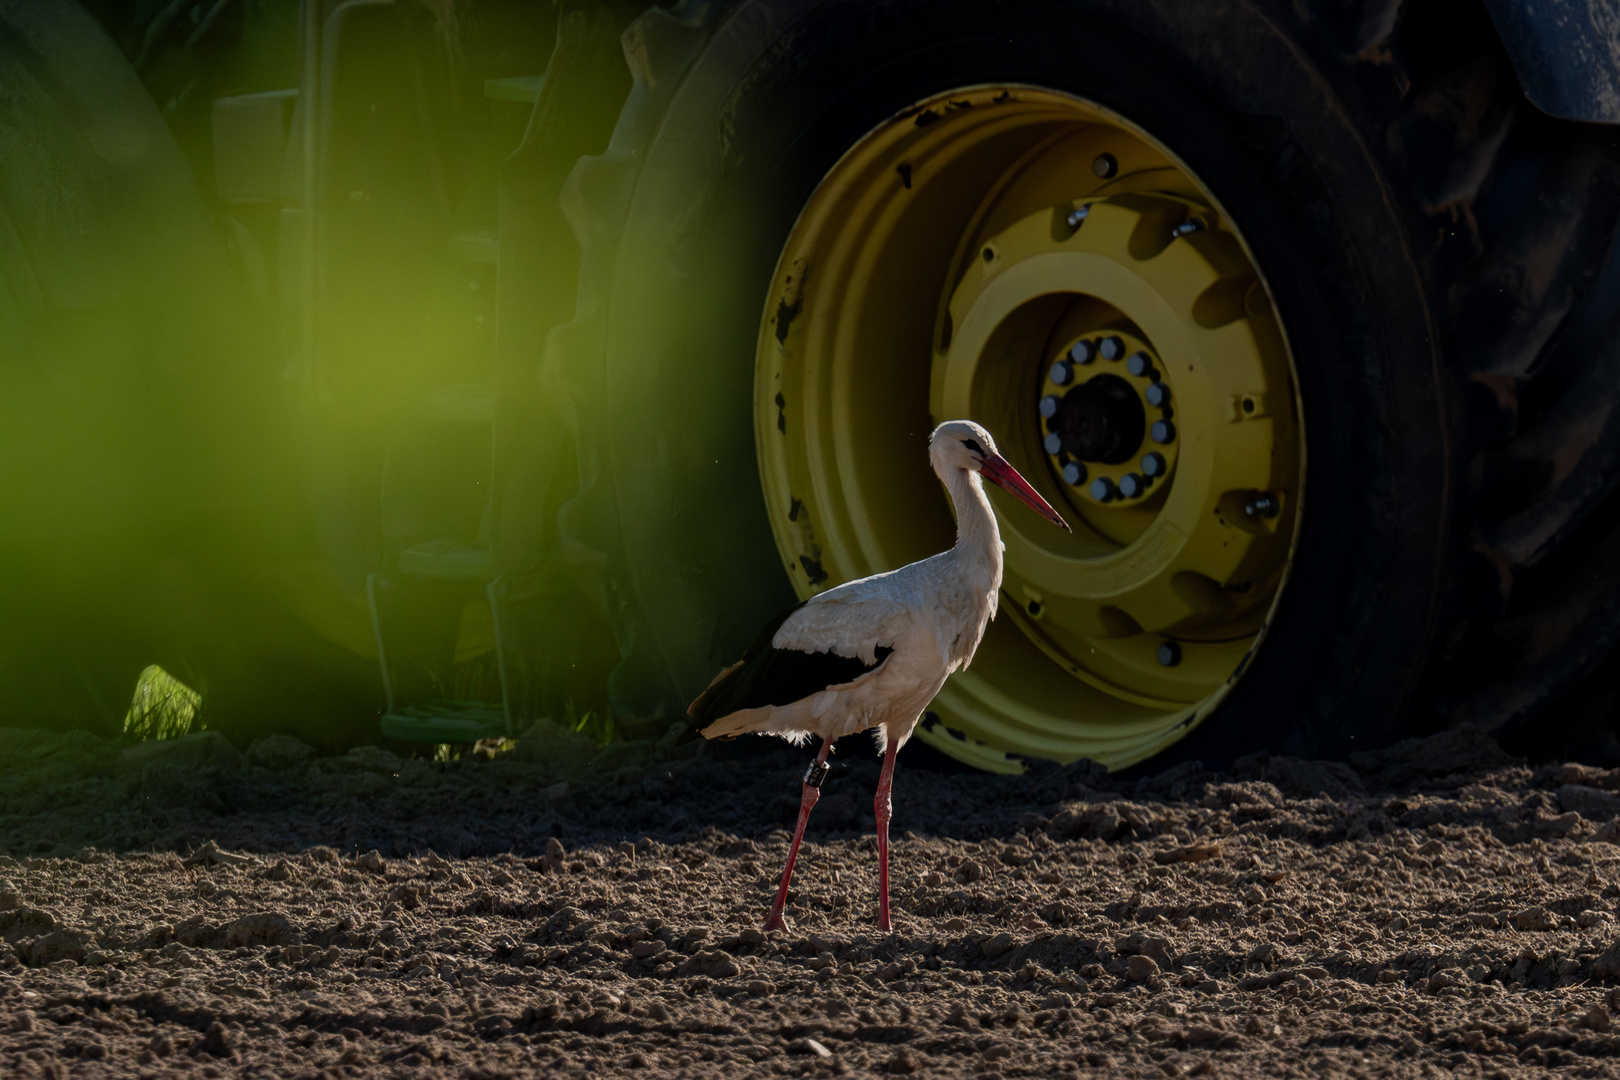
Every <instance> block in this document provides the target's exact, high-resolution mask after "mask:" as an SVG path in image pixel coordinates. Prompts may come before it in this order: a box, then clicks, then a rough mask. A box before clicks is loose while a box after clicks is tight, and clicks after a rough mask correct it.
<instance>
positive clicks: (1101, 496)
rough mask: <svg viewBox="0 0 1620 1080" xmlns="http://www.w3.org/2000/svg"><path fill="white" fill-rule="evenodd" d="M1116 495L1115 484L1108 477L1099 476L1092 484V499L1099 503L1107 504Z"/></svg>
mask: <svg viewBox="0 0 1620 1080" xmlns="http://www.w3.org/2000/svg"><path fill="white" fill-rule="evenodd" d="M1114 494H1115V492H1114V482H1113V481H1112V480H1110V479H1108V477H1106V476H1099V477H1097V479H1095V480H1093V481H1092V482H1091V497H1092V498H1093V499H1096V500H1097V501H1098V502H1107V501H1108V500H1110V499H1112V498H1113V497H1114Z"/></svg>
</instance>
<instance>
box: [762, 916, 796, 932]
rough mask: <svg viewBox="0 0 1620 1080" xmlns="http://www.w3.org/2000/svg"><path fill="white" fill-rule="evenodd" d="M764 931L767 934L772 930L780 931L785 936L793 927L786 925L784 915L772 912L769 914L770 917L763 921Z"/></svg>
mask: <svg viewBox="0 0 1620 1080" xmlns="http://www.w3.org/2000/svg"><path fill="white" fill-rule="evenodd" d="M764 930H765V933H767V934H768V933H770V932H771V931H772V930H780V931H782V932H783V933H784V934H786V933H791V932H792V930H793V927H791V926H789V925H788V921H787V916H786V915H784V914H782V913H781V912H780V911H773V912H771V917H770V918H768V919H766V920H765V926H764Z"/></svg>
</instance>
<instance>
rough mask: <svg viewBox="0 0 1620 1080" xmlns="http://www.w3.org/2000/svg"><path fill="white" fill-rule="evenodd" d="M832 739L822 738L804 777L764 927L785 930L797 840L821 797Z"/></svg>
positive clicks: (797, 845)
mask: <svg viewBox="0 0 1620 1080" xmlns="http://www.w3.org/2000/svg"><path fill="white" fill-rule="evenodd" d="M832 744H833V741H832V740H831V739H823V740H822V742H821V753H820V754H818V755H816V763H815V764H814V765H812V766H810V771H809V772H808V773H807V774H806V775H805V778H804V792H803V794H801V795H800V796H799V824H798V827H796V828H795V829H794V830H793V846H792V847H789V848H788V860H787V869H785V870H783V871H782V887H781V888H779V889H777V890H776V900H775V902H774V903H772V904H771V917H770V918H768V919H766V920H765V929H766V931H767V932H769V931H771V930H786V929H787V928H788V925H787V919H785V918H784V917H783V916H782V909H783V908H785V907H787V894H788V883H789V882H790V881H792V880H793V864H794V863H795V862H797V861H798V858H799V841H801V840H803V839H804V827H805V825H807V824H808V823H809V821H810V810H811V808H813V807H814V806H815V805H816V800H817V799H819V798H821V781H822V780H823V779H825V778H826V776H827V752H828V751H829V750H831V749H832Z"/></svg>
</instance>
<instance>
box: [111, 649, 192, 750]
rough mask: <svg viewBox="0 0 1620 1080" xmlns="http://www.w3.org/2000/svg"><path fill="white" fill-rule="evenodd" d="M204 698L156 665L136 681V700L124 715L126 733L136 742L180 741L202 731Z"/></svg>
mask: <svg viewBox="0 0 1620 1080" xmlns="http://www.w3.org/2000/svg"><path fill="white" fill-rule="evenodd" d="M201 705H202V695H201V694H199V693H197V691H195V690H193V689H192V688H191V687H189V686H187V685H186V684H185V683H183V682H181V681H180V680H179V679H177V678H175V677H174V676H173V675H170V674H169V673H168V672H167V671H164V670H163V669H162V668H160V667H158V666H157V665H156V664H152V665H151V666H149V667H148V668H147V669H146V670H145V671H143V672H141V677H140V678H139V679H137V680H135V697H134V698H133V699H132V700H131V701H130V703H129V711H128V712H126V713H125V714H124V734H125V735H128V736H129V737H130V738H132V739H134V740H135V741H136V742H159V741H161V740H163V739H178V738H179V737H180V736H182V735H189V734H191V732H193V731H198V730H201V729H202V727H203V725H202V724H201V723H199V722H198V718H197V714H198V710H199V708H200V707H201Z"/></svg>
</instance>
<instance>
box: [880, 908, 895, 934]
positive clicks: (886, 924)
mask: <svg viewBox="0 0 1620 1080" xmlns="http://www.w3.org/2000/svg"><path fill="white" fill-rule="evenodd" d="M878 929H879V930H881V931H883V932H884V933H885V934H888V933H892V932H893V931H894V920H893V919H891V918H889V915H888V912H884V913H883V914H882V915H879V916H878Z"/></svg>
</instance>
